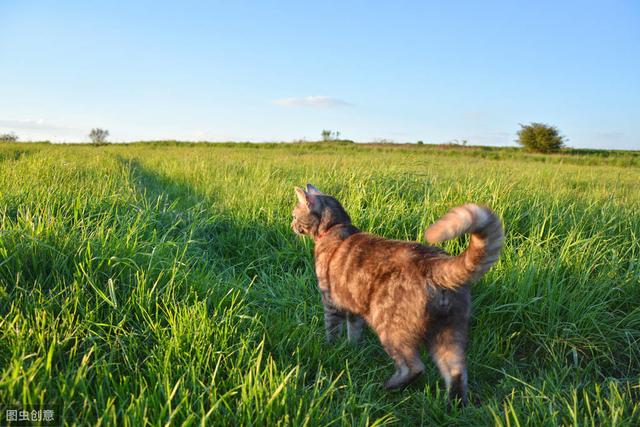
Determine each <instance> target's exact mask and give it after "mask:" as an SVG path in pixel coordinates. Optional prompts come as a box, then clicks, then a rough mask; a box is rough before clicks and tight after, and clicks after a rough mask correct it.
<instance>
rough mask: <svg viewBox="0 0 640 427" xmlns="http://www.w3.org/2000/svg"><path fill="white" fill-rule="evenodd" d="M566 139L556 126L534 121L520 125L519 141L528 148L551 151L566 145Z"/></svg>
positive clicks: (541, 151)
mask: <svg viewBox="0 0 640 427" xmlns="http://www.w3.org/2000/svg"><path fill="white" fill-rule="evenodd" d="M564 140H565V138H564V137H563V136H562V135H560V131H558V128H556V127H555V126H550V125H547V124H544V123H535V122H534V123H531V124H529V125H523V124H521V125H520V130H519V131H518V140H517V142H518V144H520V145H522V146H523V147H524V148H526V149H528V150H531V151H537V152H539V153H550V152H554V151H558V150H560V149H561V148H562V147H564Z"/></svg>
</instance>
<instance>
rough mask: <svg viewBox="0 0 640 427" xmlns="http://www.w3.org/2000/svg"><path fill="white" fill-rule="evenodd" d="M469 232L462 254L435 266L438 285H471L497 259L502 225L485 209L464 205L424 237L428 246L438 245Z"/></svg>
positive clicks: (501, 240) (430, 228) (450, 286)
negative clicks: (469, 238)
mask: <svg viewBox="0 0 640 427" xmlns="http://www.w3.org/2000/svg"><path fill="white" fill-rule="evenodd" d="M469 233H471V240H470V243H469V247H468V248H467V249H466V250H465V251H464V252H462V253H461V254H460V255H458V256H457V257H447V258H446V259H443V260H441V261H439V262H437V263H435V264H434V266H433V271H434V272H433V276H434V280H435V281H436V282H437V284H438V285H440V286H444V287H446V288H457V287H460V286H462V285H464V284H470V283H473V282H475V281H477V280H478V279H479V278H480V277H482V276H483V275H484V274H485V273H486V272H487V271H488V270H489V268H491V266H492V265H493V264H495V263H496V261H497V260H498V257H499V256H500V250H501V249H502V244H503V242H504V232H503V231H502V223H501V222H500V219H499V218H498V217H497V216H496V214H494V213H493V212H492V211H491V210H490V209H489V208H487V207H485V206H478V205H474V204H467V205H463V206H460V207H457V208H454V209H452V210H451V211H449V212H448V213H447V214H446V215H445V216H443V217H442V218H441V219H439V220H438V221H437V222H435V223H434V224H433V225H432V226H431V227H429V228H428V229H427V231H426V232H425V237H426V239H427V241H428V242H430V243H440V242H442V241H444V240H450V239H453V238H455V237H459V236H462V235H463V234H469Z"/></svg>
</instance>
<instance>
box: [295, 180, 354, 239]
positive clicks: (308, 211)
mask: <svg viewBox="0 0 640 427" xmlns="http://www.w3.org/2000/svg"><path fill="white" fill-rule="evenodd" d="M295 192H296V196H297V198H298V203H297V204H296V207H295V208H294V209H293V221H291V228H292V229H293V231H294V232H295V233H296V234H299V235H307V236H312V237H317V236H318V235H320V234H321V233H322V232H324V231H326V230H328V229H329V228H331V227H333V226H334V225H338V224H351V218H349V215H348V214H347V212H345V210H344V208H343V207H342V205H340V203H339V202H338V201H337V200H336V199H335V198H334V197H332V196H329V195H327V194H324V193H322V192H321V191H320V190H318V189H317V188H316V187H314V186H313V185H311V184H307V188H306V190H303V189H302V188H299V187H296V188H295Z"/></svg>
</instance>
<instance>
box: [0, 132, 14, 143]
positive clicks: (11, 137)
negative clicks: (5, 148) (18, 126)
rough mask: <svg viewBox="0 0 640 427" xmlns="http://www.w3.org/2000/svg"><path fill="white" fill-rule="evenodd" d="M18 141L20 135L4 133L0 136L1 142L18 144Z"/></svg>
mask: <svg viewBox="0 0 640 427" xmlns="http://www.w3.org/2000/svg"><path fill="white" fill-rule="evenodd" d="M16 141H18V135H16V134H15V133H3V134H1V135H0V142H16Z"/></svg>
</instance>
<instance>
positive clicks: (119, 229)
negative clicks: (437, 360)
mask: <svg viewBox="0 0 640 427" xmlns="http://www.w3.org/2000/svg"><path fill="white" fill-rule="evenodd" d="M639 159H640V158H639V157H638V156H636V155H635V153H632V152H631V153H629V152H627V153H620V154H619V155H618V154H615V153H610V155H609V154H608V155H606V156H604V155H603V156H598V155H594V154H593V153H582V154H581V153H569V154H566V155H559V156H540V155H533V154H525V153H521V152H519V151H516V150H508V149H507V150H496V149H493V150H491V149H486V150H485V149H481V148H472V149H455V148H447V147H444V148H443V147H440V148H438V147H429V148H427V146H424V147H386V146H373V147H363V146H358V145H349V144H343V145H318V144H299V145H273V144H271V145H265V146H260V145H247V144H245V145H237V146H234V145H229V144H221V145H188V144H185V145H184V146H179V145H175V144H155V145H154V144H135V145H129V146H117V145H111V146H103V147H90V146H56V145H46V144H36V145H29V144H0V405H10V404H17V403H22V404H29V405H37V404H45V406H46V405H49V406H51V405H52V404H57V405H59V406H60V408H62V411H63V419H64V422H65V424H74V423H79V424H99V425H114V424H117V425H123V426H128V425H129V426H140V425H145V424H148V425H164V424H167V423H168V424H172V425H183V424H184V425H205V424H206V425H240V424H242V425H329V424H331V425H386V424H396V425H418V424H424V425H435V424H448V425H487V424H497V425H505V426H516V425H558V424H564V425H634V424H635V425H637V424H638V423H639V422H640V406H639V403H638V401H639V400H638V397H639V396H640V382H639V378H640V346H639V340H640V191H639V190H638V182H640V167H638V166H640V165H639V164H638V162H639ZM307 181H309V182H312V183H314V184H316V185H317V186H318V187H320V188H321V189H322V190H324V191H326V192H328V193H330V194H334V195H336V196H337V197H338V198H339V199H340V200H341V201H343V202H344V205H345V207H346V208H347V210H348V211H349V212H350V213H351V215H352V218H353V221H354V222H355V223H356V224H357V225H358V226H360V227H361V228H363V229H365V230H368V231H371V232H374V233H378V234H381V235H383V236H387V237H390V238H400V239H414V240H415V239H418V240H421V239H422V237H421V236H422V233H423V230H424V229H425V228H426V227H427V226H428V225H429V224H430V223H432V222H433V221H434V220H436V219H437V218H438V217H440V216H441V215H443V214H444V213H445V212H446V211H447V210H448V209H449V208H451V207H453V206H456V205H459V204H462V203H464V202H468V201H474V202H480V203H486V204H488V205H490V206H491V207H493V208H494V209H495V211H496V212H497V213H498V214H499V215H500V216H501V217H502V218H503V220H504V223H505V225H506V231H507V241H506V246H505V248H504V252H503V255H502V257H501V259H500V261H499V263H498V264H497V265H496V266H495V267H494V268H493V269H492V270H491V271H490V272H489V273H488V274H487V275H486V276H485V277H484V279H483V280H482V281H481V282H479V283H478V284H476V285H475V287H474V290H473V295H474V297H473V304H474V317H473V322H472V330H471V343H470V348H469V369H470V374H469V388H470V399H471V401H473V402H475V403H474V404H472V405H470V406H468V407H466V408H453V409H451V410H448V409H447V404H446V398H445V393H444V392H443V390H442V383H441V381H440V379H439V376H438V374H437V372H436V371H435V369H434V368H433V366H432V364H431V363H428V368H427V371H426V373H425V375H423V376H422V377H421V378H420V379H419V380H418V381H417V382H416V383H415V384H413V385H411V386H410V387H409V388H408V389H406V390H404V391H402V392H393V393H390V392H387V391H384V390H383V388H382V383H383V381H384V380H385V379H386V378H387V377H388V376H389V375H390V374H391V373H392V370H393V367H392V363H391V360H390V359H389V358H387V356H386V355H385V354H384V352H383V350H382V349H381V348H380V345H379V344H378V342H377V339H376V337H375V336H374V335H373V334H371V333H368V335H367V337H366V340H365V343H364V344H363V345H362V346H360V347H357V348H354V347H351V346H349V345H348V344H346V343H341V344H338V345H337V346H329V345H326V344H325V343H324V337H323V329H322V308H321V303H320V297H319V295H318V292H317V290H316V288H315V283H314V274H313V261H312V243H311V242H309V241H306V240H301V239H299V238H297V237H296V236H294V235H293V233H292V232H291V231H290V229H289V222H290V213H291V210H292V208H293V204H294V202H295V196H294V193H293V186H294V185H302V184H304V183H305V182H307ZM464 245H465V241H464V240H461V241H456V242H448V243H447V244H446V245H445V248H446V249H447V250H450V251H453V252H456V253H457V252H459V251H460V250H461V248H463V247H464ZM425 360H427V357H426V355H425Z"/></svg>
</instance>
